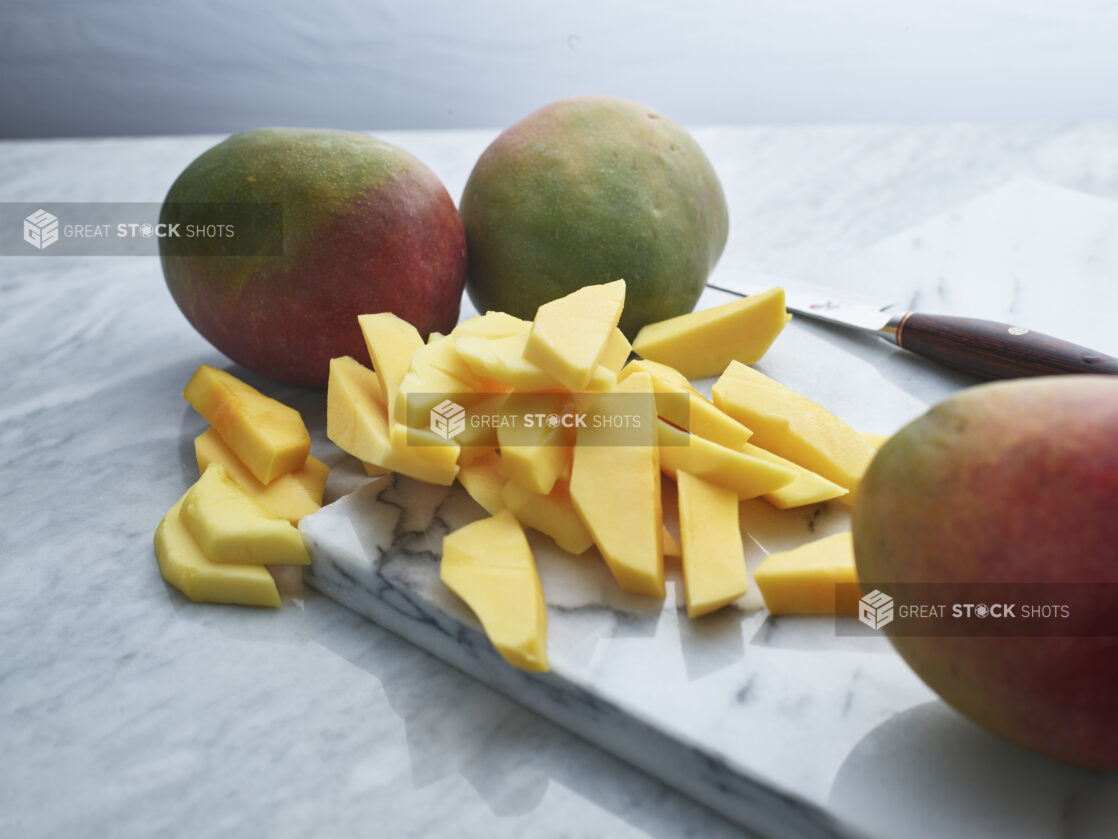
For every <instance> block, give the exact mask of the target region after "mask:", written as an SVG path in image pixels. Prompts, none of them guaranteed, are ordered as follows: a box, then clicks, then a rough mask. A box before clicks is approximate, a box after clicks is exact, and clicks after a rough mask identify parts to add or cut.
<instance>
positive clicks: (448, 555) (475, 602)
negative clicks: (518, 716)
mask: <svg viewBox="0 0 1118 839" xmlns="http://www.w3.org/2000/svg"><path fill="white" fill-rule="evenodd" d="M439 577H440V578H441V579H442V581H443V582H444V583H446V585H447V586H448V587H449V588H450V590H451V591H453V592H454V593H455V594H457V595H458V596H459V597H461V598H462V599H463V600H464V601H465V602H466V605H467V606H469V607H470V608H471V609H472V610H473V612H474V614H475V615H477V617H478V620H480V621H481V625H482V628H483V629H484V630H485V634H486V635H487V636H488V637H489V640H490V641H491V642H492V643H493V646H494V647H495V648H496V649H497V652H499V653H500V654H501V656H502V657H503V658H504V659H505V661H507V662H508V663H509V664H511V665H512V666H513V667H519V668H520V669H521V670H534V671H541V670H547V669H548V664H547V607H546V606H545V605H544V599H543V588H542V587H541V586H540V576H539V573H538V572H537V570H536V562H535V560H534V559H533V558H532V551H531V549H530V548H529V547H528V540H527V539H526V538H525V537H524V531H523V530H521V528H520V525H519V523H517V521H516V518H515V517H514V516H513V515H512V513H510V512H509V511H508V510H504V511H502V512H500V513H498V514H497V515H495V516H493V517H492V518H488V519H482V520H481V521H476V522H473V523H472V524H467V525H466V526H465V527H461V528H459V529H458V530H456V531H454V532H453V533H450V534H448V535H447V536H446V537H445V538H444V539H443V556H442V562H441V564H440V566H439Z"/></svg>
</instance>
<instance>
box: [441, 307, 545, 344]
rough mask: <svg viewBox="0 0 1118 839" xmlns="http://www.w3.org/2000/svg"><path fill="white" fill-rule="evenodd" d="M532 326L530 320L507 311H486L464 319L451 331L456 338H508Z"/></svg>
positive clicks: (525, 331) (525, 333) (523, 333)
mask: <svg viewBox="0 0 1118 839" xmlns="http://www.w3.org/2000/svg"><path fill="white" fill-rule="evenodd" d="M531 328H532V322H531V321H530V320H521V319H520V318H518V317H513V316H512V315H510V314H508V312H492V311H490V312H486V313H485V314H484V315H478V316H477V317H473V318H470V319H469V320H464V321H462V322H461V323H460V324H458V325H457V326H456V327H454V329H453V330H452V331H451V333H450V334H451V335H452V336H453V337H454V338H455V339H456V341H457V339H458V338H466V337H471V338H509V337H511V336H513V335H527V334H528V332H529V330H531Z"/></svg>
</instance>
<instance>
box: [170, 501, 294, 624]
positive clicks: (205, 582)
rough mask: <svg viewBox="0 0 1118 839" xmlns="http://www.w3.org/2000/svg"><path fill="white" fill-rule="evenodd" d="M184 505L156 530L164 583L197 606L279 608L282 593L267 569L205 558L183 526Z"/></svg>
mask: <svg viewBox="0 0 1118 839" xmlns="http://www.w3.org/2000/svg"><path fill="white" fill-rule="evenodd" d="M184 497H185V496H184ZM182 504H183V499H182V498H180V499H179V500H178V501H176V502H175V504H174V506H173V507H171V509H170V510H168V511H167V515H165V516H164V517H163V520H162V521H161V522H160V523H159V527H157V528H156V529H155V558H156V560H157V561H158V563H159V572H160V573H161V574H162V575H163V579H164V580H166V581H167V582H168V583H170V584H171V585H173V586H174V587H175V588H177V589H178V590H179V591H181V592H182V593H183V594H185V595H186V596H187V597H189V598H190V599H191V600H194V601H196V602H198V603H237V604H240V605H243V606H272V607H275V608H279V606H280V596H279V591H278V590H277V589H276V581H275V580H274V579H272V575H271V574H269V573H268V569H267V568H265V567H264V566H262V565H223V564H221V563H218V562H212V561H211V560H209V559H207V558H206V556H205V554H203V553H202V549H201V548H200V547H198V543H197V542H195V541H194V537H193V536H191V535H190V531H189V530H187V529H186V525H185V524H184V523H183V520H182Z"/></svg>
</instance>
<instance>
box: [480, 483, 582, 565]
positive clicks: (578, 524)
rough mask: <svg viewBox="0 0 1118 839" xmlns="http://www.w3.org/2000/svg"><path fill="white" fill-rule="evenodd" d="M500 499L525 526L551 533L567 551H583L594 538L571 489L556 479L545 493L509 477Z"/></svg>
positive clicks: (548, 534) (549, 534)
mask: <svg viewBox="0 0 1118 839" xmlns="http://www.w3.org/2000/svg"><path fill="white" fill-rule="evenodd" d="M501 503H502V504H504V505H505V507H507V508H508V509H509V511H511V512H512V514H513V515H514V516H516V520H517V521H519V522H520V523H521V524H522V525H524V526H525V527H530V528H532V529H533V530H538V531H539V532H540V533H543V534H544V535H545V536H550V537H551V538H552V539H553V540H554V541H555V544H556V545H558V546H559V547H560V548H562V549H563V550H565V551H567V552H568V553H572V554H575V555H576V556H577V555H578V554H583V553H586V551H588V550H589V549H590V546H591V545H593V544H594V538H593V537H592V536H591V535H590V532H589V531H588V530H587V529H586V527H585V526H584V525H583V523H582V520H581V519H580V518H579V516H578V513H576V512H575V508H574V506H573V505H572V504H571V494H570V489H569V488H568V486H567V484H566V483H564V482H563V481H557V482H556V484H555V486H554V487H552V489H551V492H549V493H548V494H547V495H541V494H539V493H536V492H530V491H529V490H526V489H524V488H523V487H522V486H520V485H519V484H515V483H513V482H512V481H509V482H508V483H506V484H505V485H504V486H503V487H502V488H501Z"/></svg>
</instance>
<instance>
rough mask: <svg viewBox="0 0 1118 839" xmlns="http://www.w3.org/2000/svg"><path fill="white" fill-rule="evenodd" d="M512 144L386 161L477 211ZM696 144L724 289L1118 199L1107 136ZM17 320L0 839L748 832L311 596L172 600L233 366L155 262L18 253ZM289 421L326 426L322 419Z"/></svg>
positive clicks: (54, 144)
mask: <svg viewBox="0 0 1118 839" xmlns="http://www.w3.org/2000/svg"><path fill="white" fill-rule="evenodd" d="M494 133H495V132H483V131H477V132H473V131H469V132H467V131H453V132H384V133H382V134H380V136H383V137H384V138H385V139H388V140H390V141H392V142H395V143H397V144H398V145H401V146H403V147H404V148H406V149H408V150H409V151H411V152H412V153H414V154H416V155H417V156H418V157H420V158H421V159H422V160H424V161H425V162H426V163H427V164H428V165H430V166H431V168H432V169H434V170H435V172H436V173H437V174H439V175H440V177H442V178H443V180H444V182H445V183H446V185H447V188H448V189H449V190H450V192H451V194H452V195H453V196H455V197H457V196H458V195H459V194H460V193H461V189H462V186H463V184H464V183H465V179H466V177H467V175H468V174H469V170H470V168H471V166H472V164H473V162H474V160H475V159H476V158H477V156H478V154H479V153H480V152H481V150H482V149H483V148H484V147H485V145H486V143H487V142H488V141H489V140H490V139H491V138H492V136H493V135H494ZM695 135H696V137H697V139H698V140H699V141H700V143H701V144H702V145H703V146H704V148H705V149H706V150H707V152H708V154H709V155H710V157H711V159H712V161H713V162H714V164H715V167H716V169H717V170H718V172H719V174H720V176H721V178H722V180H723V184H724V187H725V189H726V193H727V198H728V200H729V203H730V208H731V231H730V240H729V243H728V246H727V250H726V253H725V255H724V257H723V259H722V261H721V263H720V265H719V267H718V271H717V274H716V277H717V276H719V275H723V276H726V275H730V274H733V273H734V272H737V271H745V270H762V271H767V272H772V273H777V274H786V275H789V276H793V277H803V278H819V277H823V276H826V269H827V268H828V267H829V266H832V265H839V264H844V265H846V266H851V265H853V266H857V264H858V260H857V259H856V258H855V257H856V256H857V255H858V254H859V253H861V252H863V251H864V250H865V249H866V248H868V247H870V246H871V245H874V244H875V243H877V242H879V241H881V240H884V239H887V238H888V237H889V236H891V235H892V234H895V233H897V232H898V231H901V230H904V229H906V228H908V227H910V226H911V225H914V224H916V223H919V222H921V221H923V220H925V219H927V218H929V217H931V216H933V215H936V214H937V213H940V212H942V211H944V210H946V209H948V208H950V207H953V206H955V205H957V204H959V203H960V202H963V201H967V200H968V199H971V198H973V197H974V196H976V195H978V194H980V193H983V192H985V191H987V190H989V189H991V188H993V187H996V186H998V185H999V184H1002V183H1004V182H1005V181H1007V180H1009V179H1011V178H1013V177H1014V176H1030V177H1033V178H1036V179H1039V180H1041V181H1043V182H1045V183H1048V184H1054V185H1059V186H1065V187H1069V188H1072V189H1076V190H1080V191H1083V192H1086V193H1089V194H1092V195H1096V196H1100V197H1103V198H1111V199H1118V125H1112V124H1110V125H1108V124H1086V125H1078V126H1052V125H1033V126H1000V127H995V126H972V125H956V126H905V127H888V126H882V127H790V128H763V127H759V128H706V129H697V130H696V131H695ZM217 139H218V138H216V137H185V138H168V139H143V140H93V141H90V140H85V141H41V142H36V141H32V142H3V143H0V201H4V202H17V201H19V202H24V201H27V202H38V201H43V202H46V201H117V202H125V201H137V202H140V201H153V202H158V201H160V200H161V199H162V197H163V195H164V193H165V191H166V189H167V187H168V185H169V184H170V183H171V181H172V180H173V178H174V177H175V176H176V175H177V174H178V172H179V171H180V170H181V169H182V168H183V167H184V166H185V165H186V164H187V163H188V162H189V161H190V160H191V159H193V158H194V157H195V156H196V155H197V154H199V153H200V152H201V151H203V150H204V149H205V148H207V147H209V146H210V145H212V144H213V143H214V142H216V141H217ZM846 270H850V269H849V268H847V269H846ZM0 302H2V304H3V305H0V325H2V328H0V370H2V381H3V393H4V399H3V401H2V402H0V417H2V418H3V423H2V425H0V440H2V441H3V446H2V448H0V463H2V464H3V475H4V480H3V482H2V484H0V493H3V503H2V504H0V516H2V517H3V519H2V521H0V585H2V587H3V590H4V592H5V594H6V599H5V604H4V606H3V608H2V609H0V639H2V641H0V651H2V653H0V834H2V835H12V836H29V837H39V836H71V835H113V836H145V837H146V836H151V835H157V834H162V835H189V836H192V837H203V836H225V835H268V836H281V837H282V836H305V835H316V836H326V835H353V834H355V833H358V832H359V831H360V832H369V831H374V832H376V833H378V834H380V835H392V836H400V837H408V836H417V837H418V836H431V835H448V834H450V833H453V835H455V836H463V837H474V836H477V837H481V836H485V837H491V836H502V837H504V836H521V835H523V836H532V837H560V836H562V837H566V836H599V835H607V834H608V835H610V836H616V837H628V836H654V837H664V839H667V837H676V836H686V835H699V836H704V837H720V836H740V835H742V834H741V832H740V831H739V830H738V829H737V828H735V827H734V826H732V825H730V824H729V823H728V822H726V821H724V820H722V819H721V818H720V817H718V816H716V815H714V814H713V813H711V812H710V811H708V810H706V809H704V808H702V807H700V806H699V805H697V804H694V803H692V802H691V801H690V800H689V799H687V798H684V797H682V796H680V795H678V794H676V793H675V792H673V791H671V790H669V789H668V788H667V787H665V786H663V785H662V784H660V783H659V782H656V781H654V780H652V779H650V778H649V777H647V776H645V775H644V774H642V773H640V772H638V771H636V770H634V769H631V768H629V767H628V766H627V765H625V764H623V763H621V762H620V761H618V760H616V759H614V758H612V757H610V756H608V755H606V754H605V753H604V752H601V751H599V750H598V749H596V748H594V747H593V746H590V745H588V744H586V743H584V742H582V741H579V740H577V739H574V738H572V737H571V736H570V735H568V734H566V733H565V732H564V731H563V730H561V729H559V728H557V727H556V726H554V725H552V724H550V723H548V722H546V721H544V720H543V719H541V718H539V717H537V716H535V715H534V714H532V713H530V712H528V711H525V710H523V709H521V708H520V707H519V706H517V705H515V704H513V703H511V702H509V701H508V700H506V699H504V698H502V697H501V696H499V695H497V694H495V693H493V692H492V691H490V690H489V689H488V688H485V687H483V686H482V685H480V684H479V683H477V682H475V681H474V680H472V679H471V678H469V677H468V676H465V675H463V674H461V673H459V672H457V671H455V670H453V669H452V668H450V667H448V666H446V665H444V664H443V663H441V662H439V661H437V660H436V659H434V658H432V657H430V656H428V655H427V654H425V653H423V652H421V651H420V650H418V649H417V648H415V647H413V646H411V645H410V644H408V643H406V642H404V641H401V640H399V639H398V638H396V637H395V636H393V635H391V634H389V633H388V632H386V631H384V630H381V629H379V628H378V627H377V626H375V625H373V624H371V623H369V622H367V621H365V620H364V619H362V618H360V617H358V616H356V615H354V614H352V613H351V612H349V611H347V610H346V609H344V608H342V607H340V606H338V605H336V604H335V603H334V602H333V601H331V600H329V599H327V598H325V597H322V596H319V595H317V594H316V593H314V592H313V591H308V592H307V593H306V596H305V597H304V598H303V599H301V600H300V601H298V602H288V603H285V607H284V608H283V609H282V610H280V611H279V612H265V611H256V610H247V609H236V608H224V607H215V606H207V605H198V604H193V603H190V602H188V601H186V600H185V599H184V598H182V597H181V596H179V595H178V593H177V592H175V591H173V590H172V589H170V588H169V587H168V586H166V584H164V583H163V581H162V579H161V578H160V576H159V573H158V569H157V567H156V564H155V561H154V556H153V553H152V548H151V536H152V532H153V531H154V528H155V525H156V524H157V523H158V521H159V519H160V517H161V516H162V515H163V513H164V512H165V511H166V509H167V508H168V507H169V506H170V505H171V504H172V503H173V502H174V500H175V499H176V498H177V497H178V496H179V495H180V494H181V493H182V491H183V489H184V488H185V487H186V486H187V485H188V484H189V483H190V482H191V481H192V480H193V477H194V464H193V453H192V450H191V446H190V441H191V439H192V437H193V435H194V434H195V433H197V432H198V431H199V430H200V429H201V428H202V427H203V425H202V421H201V420H200V419H199V418H198V417H197V416H195V415H194V414H193V413H192V412H191V411H190V409H189V408H188V406H186V404H185V403H184V402H183V401H182V399H181V390H182V387H183V384H184V383H185V382H186V380H187V378H188V377H189V375H190V373H191V372H192V371H193V370H194V368H195V367H196V366H197V365H198V364H200V363H211V364H225V363H226V362H225V360H224V359H223V357H222V356H220V355H219V354H218V353H217V352H216V351H215V350H213V349H212V348H211V347H210V346H209V345H208V344H207V343H206V342H205V341H204V340H203V339H202V338H200V337H199V336H198V335H197V334H196V333H195V332H194V331H193V329H192V328H191V327H190V326H189V325H188V324H187V323H186V321H185V320H184V319H183V318H182V316H181V315H180V314H179V312H178V310H177V309H176V307H175V305H174V303H173V302H172V301H171V298H170V296H169V295H168V293H167V292H166V289H165V286H164V284H163V281H162V277H161V274H160V270H159V265H158V261H157V260H155V259H153V258H147V257H119V258H116V257H96V258H71V257H51V258H47V257H45V256H29V257H15V256H5V257H2V258H0ZM975 314H981V312H975ZM1037 326H1040V325H1037ZM1067 337H1070V338H1074V337H1076V336H1075V335H1074V334H1069V335H1067ZM812 340H814V341H822V342H826V341H827V340H838V339H835V338H833V337H832V336H829V334H828V333H827V332H826V331H822V332H815V333H812ZM1100 348H1101V349H1106V348H1105V347H1100ZM1109 349H1110V351H1111V352H1113V351H1114V348H1113V347H1110V348H1109ZM249 379H250V381H251V380H252V378H251V377H249ZM277 395H281V396H282V397H283V398H286V399H289V400H290V401H291V402H292V403H293V404H295V405H296V406H297V407H299V408H300V409H301V410H303V411H304V413H305V415H306V416H307V417H308V420H309V422H310V424H311V425H312V426H314V425H317V426H318V427H321V424H322V413H323V410H324V406H323V404H322V403H323V400H322V399H321V396H320V395H317V394H312V393H307V392H300V391H294V390H292V391H286V392H284V393H283V394H277ZM858 419H862V418H858ZM869 420H870V417H869V415H867V417H866V418H865V421H863V423H862V425H863V427H866V428H867V430H880V431H891V430H892V428H886V427H880V428H874V427H872V422H870V421H869ZM315 453H316V454H318V455H319V456H321V457H324V458H325V459H327V460H332V461H334V462H337V461H338V460H339V459H340V458H339V454H338V453H337V452H336V450H333V449H332V447H330V446H329V445H328V444H326V443H325V442H324V441H323V439H322V438H321V435H319V436H318V438H317V439H316V442H315ZM341 489H343V487H342V486H341V485H340V484H339V483H338V482H336V481H335V482H334V483H333V484H332V485H331V492H332V493H335V494H336V493H337V492H340V491H341ZM924 716H926V714H925V715H924ZM917 723H920V720H917ZM926 789H928V794H932V795H935V794H940V795H947V794H949V793H950V789H951V788H950V786H949V785H945V786H943V785H941V786H938V787H937V786H934V785H932V786H927V787H926ZM945 803H946V802H945Z"/></svg>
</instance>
